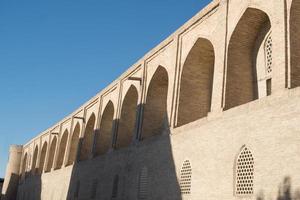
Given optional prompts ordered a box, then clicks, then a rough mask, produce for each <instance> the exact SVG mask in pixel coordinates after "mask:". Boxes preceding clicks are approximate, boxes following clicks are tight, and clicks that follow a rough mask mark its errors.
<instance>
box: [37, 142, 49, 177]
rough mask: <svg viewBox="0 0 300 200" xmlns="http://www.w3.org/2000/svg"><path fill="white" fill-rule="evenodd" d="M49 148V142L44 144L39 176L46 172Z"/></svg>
mask: <svg viewBox="0 0 300 200" xmlns="http://www.w3.org/2000/svg"><path fill="white" fill-rule="evenodd" d="M47 147H48V144H47V142H44V144H43V147H42V152H41V158H40V164H39V174H41V173H43V170H44V165H45V159H46V153H47Z"/></svg>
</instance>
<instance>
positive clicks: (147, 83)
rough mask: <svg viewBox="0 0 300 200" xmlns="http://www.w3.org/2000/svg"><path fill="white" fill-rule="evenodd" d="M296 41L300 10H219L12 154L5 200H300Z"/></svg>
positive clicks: (221, 1) (239, 4)
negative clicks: (15, 180)
mask: <svg viewBox="0 0 300 200" xmlns="http://www.w3.org/2000/svg"><path fill="white" fill-rule="evenodd" d="M299 35H300V0H268V1H266V0H214V1H212V2H211V3H210V4H209V5H208V6H207V7H205V8H204V9H203V10H201V11H200V12H199V13H198V14H197V15H196V16H194V17H193V18H192V19H191V20H189V21H188V22H187V23H186V24H184V25H183V26H182V27H180V28H179V29H178V30H177V31H176V32H175V33H173V34H172V35H171V36H169V37H168V38H167V39H166V40H165V41H163V42H162V43H161V44H159V45H158V46H157V47H155V48H154V49H152V50H151V51H150V52H149V53H147V54H146V55H145V56H144V57H143V58H141V59H140V60H139V61H137V62H136V64H134V65H133V66H132V67H130V68H129V69H128V70H127V71H126V72H125V73H124V74H122V75H121V76H120V77H119V78H118V79H117V80H115V81H114V82H113V83H111V84H110V85H109V86H108V87H107V88H105V89H104V90H103V91H101V92H100V93H99V94H97V95H96V96H95V97H94V98H92V99H91V100H90V101H88V102H86V103H85V104H84V105H82V106H81V107H80V108H78V109H77V110H76V111H74V112H73V113H71V114H70V115H68V116H67V117H65V118H64V119H62V120H61V121H60V122H58V123H57V124H55V125H54V126H53V127H50V128H49V129H47V130H46V131H44V132H42V133H41V134H39V135H38V136H37V137H35V138H33V139H32V140H31V141H29V142H28V143H27V144H24V145H23V146H22V150H21V154H20V156H19V154H17V155H16V154H10V155H11V156H14V157H15V156H16V157H17V158H18V156H19V157H20V158H18V159H13V160H18V162H16V163H14V164H12V163H8V168H7V174H6V177H5V181H6V182H8V181H9V180H10V179H9V178H10V176H11V175H12V174H17V175H18V177H19V178H18V179H19V181H18V183H17V184H9V183H6V185H7V187H4V188H3V190H2V195H3V198H4V199H13V197H11V195H9V194H7V193H6V191H7V188H9V185H11V187H13V188H14V189H15V190H17V191H18V192H17V197H16V198H17V199H20V200H21V199H22V200H23V199H24V200H36V199H49V200H56V199H101V200H102V199H103V200H110V199H113V200H145V199H148V200H181V199H183V200H201V199H206V200H208V199H209V200H214V199H215V200H217V199H222V200H232V199H253V200H254V199H257V200H264V199H266V200H291V199H293V200H294V199H295V200H298V199H300V174H299V172H300V134H299V132H300V123H299V122H300V88H299V87H298V86H300V40H299V39H298V37H299ZM10 160H12V159H10ZM9 162H10V161H9ZM12 168H14V170H12ZM15 168H17V170H15Z"/></svg>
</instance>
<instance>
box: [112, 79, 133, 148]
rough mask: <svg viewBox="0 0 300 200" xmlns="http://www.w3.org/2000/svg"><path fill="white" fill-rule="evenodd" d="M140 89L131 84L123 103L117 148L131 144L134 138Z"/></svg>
mask: <svg viewBox="0 0 300 200" xmlns="http://www.w3.org/2000/svg"><path fill="white" fill-rule="evenodd" d="M137 102H138V91H137V89H136V87H135V86H133V85H131V86H130V88H129V89H128V91H127V93H126V95H125V97H124V100H123V104H122V111H121V118H120V121H119V128H118V135H117V144H116V147H117V148H122V147H126V146H129V144H130V143H131V141H132V139H133V135H134V130H135V121H136V110H137Z"/></svg>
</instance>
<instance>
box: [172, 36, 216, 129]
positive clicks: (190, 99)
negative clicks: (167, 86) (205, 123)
mask: <svg viewBox="0 0 300 200" xmlns="http://www.w3.org/2000/svg"><path fill="white" fill-rule="evenodd" d="M214 63H215V53H214V48H213V45H212V43H211V42H210V41H209V40H207V39H205V38H199V39H198V40H197V41H196V42H195V44H194V46H193V47H192V49H191V50H190V52H189V54H188V56H187V58H186V60H185V62H184V65H183V69H182V74H181V81H180V96H179V107H178V119H177V126H181V125H184V124H187V123H190V122H193V121H195V120H197V119H200V118H202V117H206V116H207V114H208V112H210V109H211V96H212V88H213V78H214Z"/></svg>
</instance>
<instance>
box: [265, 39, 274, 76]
mask: <svg viewBox="0 0 300 200" xmlns="http://www.w3.org/2000/svg"><path fill="white" fill-rule="evenodd" d="M272 52H273V44H272V35H271V33H270V34H269V36H268V37H267V39H266V41H265V57H266V73H267V74H270V73H271V72H272V64H273V58H272Z"/></svg>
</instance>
